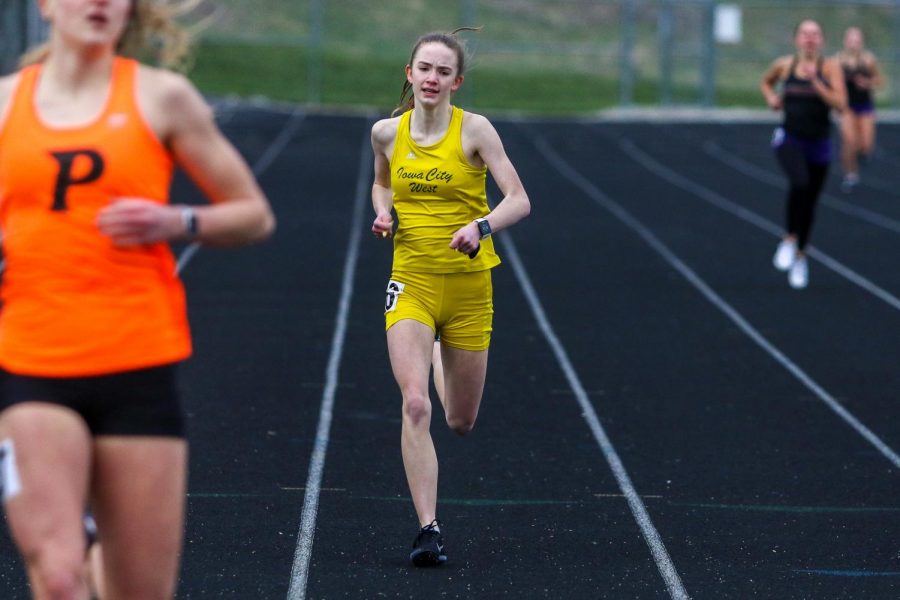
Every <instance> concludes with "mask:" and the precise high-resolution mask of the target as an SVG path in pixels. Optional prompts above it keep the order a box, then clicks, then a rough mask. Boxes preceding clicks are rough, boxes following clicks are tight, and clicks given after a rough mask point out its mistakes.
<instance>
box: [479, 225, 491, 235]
mask: <svg viewBox="0 0 900 600" xmlns="http://www.w3.org/2000/svg"><path fill="white" fill-rule="evenodd" d="M478 231H480V232H481V237H484V236H486V235H491V224H490V223H488V222H487V221H478Z"/></svg>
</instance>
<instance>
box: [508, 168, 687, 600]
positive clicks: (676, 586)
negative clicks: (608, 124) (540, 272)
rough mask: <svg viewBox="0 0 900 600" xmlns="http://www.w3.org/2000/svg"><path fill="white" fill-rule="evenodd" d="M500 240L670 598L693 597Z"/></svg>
mask: <svg viewBox="0 0 900 600" xmlns="http://www.w3.org/2000/svg"><path fill="white" fill-rule="evenodd" d="M542 152H543V150H542ZM498 240H499V242H500V245H501V246H502V247H503V253H504V254H505V255H506V257H507V259H508V260H509V262H510V264H511V265H512V268H513V271H514V272H515V274H516V279H518V280H519V285H520V286H521V287H522V291H523V292H524V294H525V298H526V299H527V300H528V304H529V306H531V312H532V313H533V314H534V318H535V320H536V321H537V323H538V326H539V327H540V328H541V331H542V332H543V333H544V337H545V338H547V342H548V343H549V344H550V347H551V348H552V349H553V354H555V355H556V360H557V362H558V363H559V366H560V368H562V370H563V373H565V375H566V379H567V380H568V382H569V386H570V387H571V388H572V391H573V392H574V394H575V399H576V400H577V401H578V405H579V406H580V407H581V412H582V415H583V416H584V420H585V421H587V424H588V427H590V429H591V433H593V434H594V439H595V440H597V444H598V445H599V446H600V450H601V451H602V452H603V456H604V457H605V458H606V462H607V463H608V464H609V467H610V469H611V470H612V472H613V475H614V476H615V478H616V482H617V483H618V485H619V489H620V490H621V491H622V495H623V496H624V497H625V499H626V501H627V502H628V506H629V507H630V508H631V513H632V515H634V519H635V521H637V524H638V527H640V529H641V533H643V535H644V539H645V540H646V541H647V545H648V546H649V547H650V553H651V554H652V555H653V559H654V560H655V561H656V566H657V568H659V573H660V575H662V578H663V581H664V582H665V584H666V588H667V589H668V590H669V595H670V596H671V597H672V598H674V599H677V600H687V599H688V598H690V596H689V595H688V593H687V591H686V590H685V589H684V585H683V584H682V583H681V577H679V575H678V571H676V570H675V565H674V563H673V562H672V559H671V558H670V557H669V553H668V551H666V547H665V544H663V542H662V539H661V538H660V536H659V532H658V531H656V528H655V527H654V526H653V521H651V520H650V515H649V513H648V512H647V509H646V507H645V506H644V502H643V501H642V500H641V496H640V495H639V494H638V492H637V490H636V489H635V487H634V484H633V483H632V482H631V477H629V475H628V471H627V470H626V469H625V465H624V464H623V463H622V459H620V458H619V454H618V452H616V449H615V447H614V446H613V445H612V442H611V441H610V439H609V436H607V435H606V431H605V430H604V429H603V425H602V424H601V423H600V418H599V417H598V416H597V412H596V411H595V410H594V407H593V405H592V404H591V401H590V400H588V395H587V392H585V390H584V386H583V385H581V380H580V379H579V377H578V374H577V373H576V372H575V367H573V366H572V363H571V361H569V356H568V354H567V353H566V350H565V348H564V347H563V345H562V343H561V342H560V341H559V338H558V337H556V333H555V332H554V331H553V326H552V325H550V321H549V320H548V319H547V315H546V313H545V312H544V308H543V306H542V305H541V301H540V299H539V298H538V295H537V293H536V292H535V291H534V286H532V285H531V280H530V279H529V277H528V273H527V272H526V270H525V267H524V266H523V265H522V261H521V259H520V258H519V253H518V252H517V251H516V247H515V245H514V244H513V241H512V239H511V238H510V236H509V235H502V236H500V237H499V238H498Z"/></svg>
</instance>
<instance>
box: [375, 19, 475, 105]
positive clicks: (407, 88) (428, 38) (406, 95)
mask: <svg viewBox="0 0 900 600" xmlns="http://www.w3.org/2000/svg"><path fill="white" fill-rule="evenodd" d="M460 31H481V27H459V28H457V29H454V30H453V31H451V32H449V33H448V32H446V31H432V32H431V33H426V34H425V35H423V36H421V37H420V38H419V39H418V40H416V43H415V44H413V49H412V53H410V55H409V63H407V64H409V65H412V64H413V62H414V61H415V59H416V52H418V51H419V48H420V47H421V46H422V44H429V43H431V42H438V43H441V44H443V45H445V46H447V47H448V48H450V49H451V50H453V51H454V52H455V53H456V65H457V73H456V76H457V77H462V76H463V75H464V74H465V72H466V61H467V59H468V58H469V52H468V49H467V48H466V43H465V42H464V41H463V40H461V39H460V38H459V37H458V36H457V35H456V34H457V33H459V32H460ZM415 104H416V99H415V96H414V95H413V93H412V84H411V83H410V82H409V80H408V79H407V80H406V81H405V82H404V83H403V90H402V91H401V92H400V101H399V103H398V104H397V108H395V109H394V110H393V112H391V116H392V117H393V116H394V115H396V114H397V113H398V112H406V111H408V110H410V109H412V108H413V107H414V106H415Z"/></svg>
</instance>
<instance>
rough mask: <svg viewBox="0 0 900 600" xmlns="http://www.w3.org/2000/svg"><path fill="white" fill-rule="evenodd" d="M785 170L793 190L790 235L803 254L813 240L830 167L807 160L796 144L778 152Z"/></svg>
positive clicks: (790, 192)
mask: <svg viewBox="0 0 900 600" xmlns="http://www.w3.org/2000/svg"><path fill="white" fill-rule="evenodd" d="M775 155H776V156H777V157H778V162H779V164H781V168H782V169H784V172H785V173H786V174H787V177H788V181H789V182H790V189H788V195H787V232H788V234H790V235H795V236H797V248H798V249H800V250H803V249H804V248H805V247H806V242H807V241H808V240H809V232H810V230H811V229H812V224H813V220H814V219H815V216H816V203H817V202H818V201H819V194H820V193H821V192H822V186H823V185H824V184H825V176H826V175H828V163H816V162H810V161H809V160H807V158H806V155H805V153H804V152H803V149H802V148H801V147H799V146H797V145H794V144H782V145H781V146H779V147H778V148H777V149H776V150H775Z"/></svg>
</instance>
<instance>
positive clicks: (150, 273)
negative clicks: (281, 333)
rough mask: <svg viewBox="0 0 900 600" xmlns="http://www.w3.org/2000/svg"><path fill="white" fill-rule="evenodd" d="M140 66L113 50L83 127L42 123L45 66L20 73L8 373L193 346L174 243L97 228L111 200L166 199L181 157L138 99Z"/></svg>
mask: <svg viewBox="0 0 900 600" xmlns="http://www.w3.org/2000/svg"><path fill="white" fill-rule="evenodd" d="M137 71H138V64H137V63H136V62H135V61H132V60H128V59H123V58H116V59H115V62H114V64H113V71H112V82H111V84H110V91H109V94H108V98H107V101H106V106H105V107H104V109H103V112H102V113H101V114H100V116H99V117H98V118H96V119H95V120H94V121H93V122H91V123H90V124H88V125H85V126H77V127H50V126H48V125H46V124H44V123H43V122H42V121H41V118H40V116H39V115H38V114H37V111H36V109H35V91H36V86H37V81H38V79H39V77H40V74H41V66H40V65H35V66H31V67H27V68H25V69H23V70H22V71H21V73H20V75H19V80H18V83H17V87H16V91H15V93H14V94H13V97H12V98H11V99H10V104H9V106H8V110H7V113H6V116H5V119H3V120H2V121H0V231H2V236H3V237H2V240H3V251H4V254H5V257H6V269H5V272H4V273H3V281H2V287H0V298H2V302H3V307H2V311H0V366H2V367H3V368H5V369H7V370H8V371H11V372H14V373H21V374H26V375H38V376H45V377H70V376H87V375H97V374H106V373H113V372H117V371H122V370H129V369H139V368H145V367H150V366H154V365H160V364H165V363H169V362H175V361H178V360H181V359H184V358H186V357H187V356H189V355H190V353H191V342H190V332H189V330H188V323H187V315H186V305H185V296H184V288H183V286H182V284H181V282H180V280H179V279H178V277H177V275H176V274H175V260H174V257H173V256H172V252H171V250H170V249H169V246H168V244H166V243H156V244H148V245H143V246H133V247H128V248H116V247H114V246H113V244H112V241H111V240H110V238H109V237H107V236H106V235H104V234H102V233H101V232H100V230H99V229H98V227H97V213H98V212H99V211H100V209H102V208H103V207H104V206H106V205H108V204H109V203H110V202H112V201H113V200H114V199H116V198H121V197H138V198H146V199H149V200H154V201H156V202H159V203H161V204H164V203H167V202H168V197H169V187H170V184H171V180H172V171H173V166H174V165H173V161H172V159H171V157H170V156H169V154H168V152H167V151H166V149H165V147H164V146H163V145H162V143H161V142H160V140H159V139H158V138H157V136H156V135H155V134H154V132H153V131H152V130H151V129H150V127H149V125H148V124H147V123H146V121H145V120H144V118H143V115H142V114H141V112H140V109H139V108H138V106H137V102H136V98H135V95H136V85H137Z"/></svg>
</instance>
